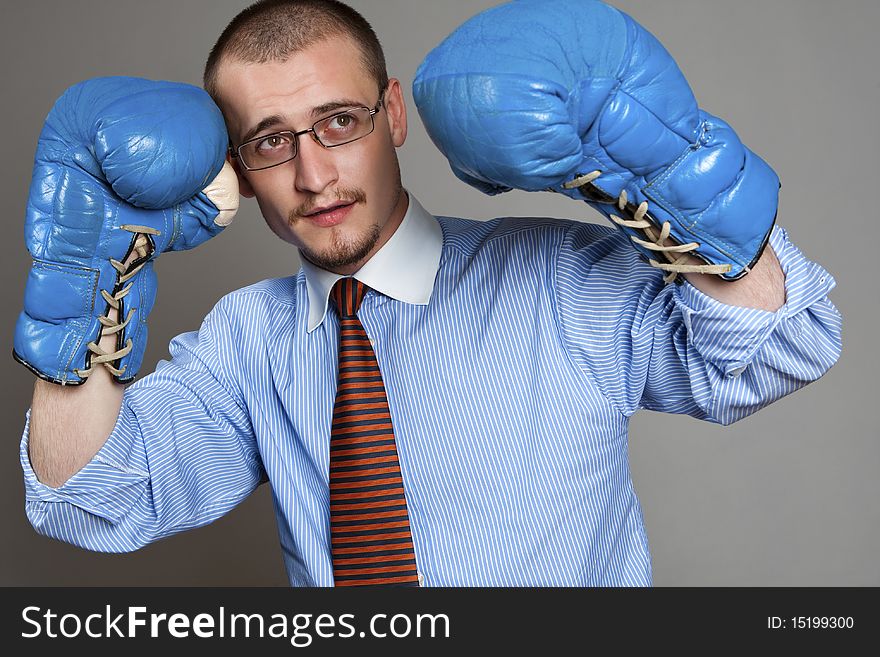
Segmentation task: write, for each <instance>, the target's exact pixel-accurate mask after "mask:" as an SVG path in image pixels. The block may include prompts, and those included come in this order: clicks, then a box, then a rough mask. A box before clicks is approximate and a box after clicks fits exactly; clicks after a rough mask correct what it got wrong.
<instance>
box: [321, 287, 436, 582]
mask: <svg viewBox="0 0 880 657" xmlns="http://www.w3.org/2000/svg"><path fill="white" fill-rule="evenodd" d="M368 289H369V288H368V287H367V286H366V285H364V284H363V283H361V282H360V281H357V280H355V279H353V278H342V279H340V280H338V281H337V282H336V284H335V285H334V287H333V290H332V292H331V298H332V299H333V300H334V301H335V302H336V308H337V310H338V311H339V320H340V330H339V333H340V337H339V381H338V386H337V389H336V404H335V406H334V407H333V424H332V428H331V433H330V544H331V547H332V551H333V578H334V580H335V582H336V586H359V585H367V584H369V585H375V584H386V585H418V581H419V580H418V571H417V570H416V555H415V551H414V550H413V542H412V533H411V532H410V526H409V515H408V514H407V510H406V498H405V497H404V494H403V478H402V477H401V473H400V462H399V461H398V458H397V447H396V445H395V442H394V430H393V429H392V427H391V413H390V410H389V408H388V398H387V397H386V395H385V385H384V383H383V382H382V373H381V372H380V371H379V364H378V362H377V361H376V354H375V353H374V352H373V348H372V346H371V345H370V340H369V338H368V337H367V333H366V331H365V330H364V327H363V325H362V324H361V322H360V320H359V319H358V318H357V311H358V308H359V307H360V304H361V301H362V300H363V298H364V295H365V294H366V293H367V290H368Z"/></svg>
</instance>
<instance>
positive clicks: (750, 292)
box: [683, 244, 785, 312]
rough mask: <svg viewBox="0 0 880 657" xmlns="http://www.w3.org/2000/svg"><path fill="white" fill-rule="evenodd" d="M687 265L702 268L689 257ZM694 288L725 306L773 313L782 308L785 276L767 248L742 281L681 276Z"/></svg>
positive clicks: (774, 254)
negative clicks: (695, 265)
mask: <svg viewBox="0 0 880 657" xmlns="http://www.w3.org/2000/svg"><path fill="white" fill-rule="evenodd" d="M686 263H687V264H705V263H703V262H702V261H700V260H698V259H697V258H694V257H689V258H688V260H687V261H686ZM683 276H684V277H685V278H686V279H687V281H688V282H689V283H690V284H691V285H693V286H694V287H695V288H697V289H698V290H700V291H701V292H703V293H704V294H707V295H709V296H710V297H712V298H714V299H716V300H717V301H720V302H721V303H726V304H727V305H729V306H741V307H744V308H757V309H759V310H767V311H770V312H776V311H777V310H779V308H781V307H782V306H783V304H785V274H784V273H783V271H782V267H781V266H780V265H779V259H778V258H777V257H776V253H775V252H774V251H773V247H771V246H770V245H769V244H768V245H767V247H766V248H765V249H764V253H763V254H762V255H761V257H760V258H759V259H758V262H756V263H755V266H754V267H752V270H751V271H750V272H749V273H748V274H746V275H745V276H744V277H742V278H740V279H739V280H736V281H725V280H722V279H721V278H719V277H718V276H715V275H712V274H693V273H691V274H683Z"/></svg>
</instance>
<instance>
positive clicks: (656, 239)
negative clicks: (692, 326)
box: [562, 171, 731, 283]
mask: <svg viewBox="0 0 880 657" xmlns="http://www.w3.org/2000/svg"><path fill="white" fill-rule="evenodd" d="M601 175H602V172H601V171H591V172H590V173H587V174H584V175H582V176H578V177H577V178H575V179H574V180H571V181H569V182H567V183H564V184H563V185H562V186H563V187H564V188H565V189H575V188H581V187H585V186H587V185H590V183H592V182H593V181H594V180H595V179H596V178H598V177H599V176H601ZM591 187H592V186H591ZM584 195H585V196H586V197H587V198H589V199H590V200H591V201H592V202H599V203H601V202H602V201H597V200H596V199H595V197H594V195H593V194H590V193H589V192H587V193H585V194H584ZM614 203H615V205H616V206H617V208H618V209H619V210H620V211H621V212H624V211H626V209H627V207H626V206H627V194H626V190H625V189H623V190H621V191H620V195H619V196H618V197H617V200H616V202H614ZM647 212H648V202H647V201H642V202H641V203H640V204H639V206H638V207H637V208H636V210H635V211H634V212H633V215H632V219H623V218H622V217H618V216H617V215H614V214H612V215H611V220H612V221H613V222H614V223H616V224H617V225H619V226H625V227H626V228H634V229H637V230H641V231H642V232H643V233H644V234H645V236H646V237H647V239H640V238H638V237H635V236H633V235H631V236H630V239H631V240H632V241H633V242H635V243H636V244H638V245H640V246H642V247H644V248H646V249H650V250H651V251H655V252H658V253H661V254H663V256H665V257H666V259H667V260H668V262H660V261H658V260H654V259H653V258H651V259H649V260H648V262H649V263H650V264H651V266H652V267H656V268H657V269H661V270H663V271H665V272H668V273H667V274H666V276H664V277H663V281H664V282H665V283H672V282H673V281H674V280H675V279H676V277H677V276H678V275H679V274H686V273H699V274H726V273H727V272H729V271H730V270H731V265H697V264H685V262H684V261H685V260H687V259H688V257H687V254H688V253H690V252H691V251H694V250H695V249H698V248H699V247H700V245H699V243H698V242H689V243H687V244H667V243H666V241H667V239H668V238H669V232H670V229H671V226H670V224H669V222H668V221H664V222H663V226H662V227H661V228H660V231H659V232H658V231H657V228H656V226H654V224H652V223H651V222H650V221H648V220H647V219H645V215H646V214H647Z"/></svg>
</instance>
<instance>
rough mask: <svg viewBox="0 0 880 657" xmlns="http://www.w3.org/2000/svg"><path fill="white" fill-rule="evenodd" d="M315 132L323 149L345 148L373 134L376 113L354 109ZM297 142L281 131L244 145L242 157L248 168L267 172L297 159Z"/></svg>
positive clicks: (317, 125) (321, 124)
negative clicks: (374, 114) (273, 167)
mask: <svg viewBox="0 0 880 657" xmlns="http://www.w3.org/2000/svg"><path fill="white" fill-rule="evenodd" d="M312 130H313V131H314V135H315V137H316V138H317V139H318V141H319V142H321V145H322V146H324V147H326V148H332V147H334V146H342V145H343V144H347V143H349V142H352V141H355V140H356V139H360V138H361V137H366V136H367V135H368V134H370V133H371V132H372V131H373V114H372V112H371V111H370V110H369V109H366V108H357V109H350V110H347V111H345V112H342V113H340V114H334V115H333V116H328V117H327V118H326V119H321V120H320V121H318V122H317V123H315V125H314V126H312ZM303 136H304V135H303ZM296 140H297V136H296V135H295V134H294V133H292V132H287V131H285V132H277V133H275V134H271V135H266V136H265V137H261V138H259V139H254V140H252V141H249V142H247V143H245V144H242V146H241V148H240V149H239V155H240V157H241V158H242V160H243V162H244V164H245V166H246V167H247V168H248V169H265V168H267V167H272V166H276V165H278V164H282V163H284V162H287V161H288V160H292V159H293V158H294V157H296V152H297V145H296Z"/></svg>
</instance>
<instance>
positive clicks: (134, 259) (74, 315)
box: [13, 225, 158, 385]
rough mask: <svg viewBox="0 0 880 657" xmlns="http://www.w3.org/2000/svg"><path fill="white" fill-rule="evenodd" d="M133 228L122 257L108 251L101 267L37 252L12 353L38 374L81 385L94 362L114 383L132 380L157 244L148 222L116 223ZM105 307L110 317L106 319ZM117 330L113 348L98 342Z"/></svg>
mask: <svg viewBox="0 0 880 657" xmlns="http://www.w3.org/2000/svg"><path fill="white" fill-rule="evenodd" d="M121 228H122V229H124V230H128V231H129V232H132V233H134V235H133V236H132V240H131V246H130V248H129V251H128V253H127V254H126V256H125V258H123V260H124V261H125V263H126V264H123V263H122V262H120V261H117V260H115V259H113V258H109V259H108V260H106V261H105V266H103V267H102V268H101V270H95V269H89V268H85V267H77V266H72V265H65V264H61V263H52V262H47V261H44V260H38V259H35V260H34V262H33V265H32V266H31V271H30V275H29V276H28V281H27V285H26V288H25V303H24V310H23V311H22V312H21V314H20V315H19V318H18V322H17V324H16V330H15V343H14V348H13V358H14V359H15V360H17V361H18V362H19V363H21V364H22V365H24V366H25V367H27V368H28V369H29V370H31V371H32V372H34V373H35V374H36V375H37V376H39V377H40V378H42V379H44V380H46V381H50V382H52V383H58V384H61V385H80V384H82V383H83V382H85V380H86V379H87V378H88V377H89V376H90V375H91V374H92V373H93V372H94V371H95V368H97V367H106V368H107V369H108V370H109V371H110V372H111V374H112V375H113V377H114V378H115V379H116V380H117V381H118V382H119V383H128V382H129V381H131V380H133V379H134V378H135V376H136V375H137V371H138V370H139V369H140V365H141V362H142V361H143V354H144V350H145V348H146V341H147V330H146V317H147V315H148V314H149V312H150V310H151V309H152V305H153V301H154V297H155V288H156V284H155V273H154V272H153V269H152V262H151V259H152V256H153V253H154V250H155V247H154V244H153V241H152V237H151V234H155V233H156V232H158V231H155V230H154V229H152V228H149V227H147V226H127V225H124V226H121ZM111 309H115V310H116V319H115V320H114V319H111V318H110V315H111V314H112V313H111ZM107 335H115V336H116V344H115V348H113V349H111V350H105V349H103V348H102V347H101V345H100V342H101V339H102V337H104V336H107Z"/></svg>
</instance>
